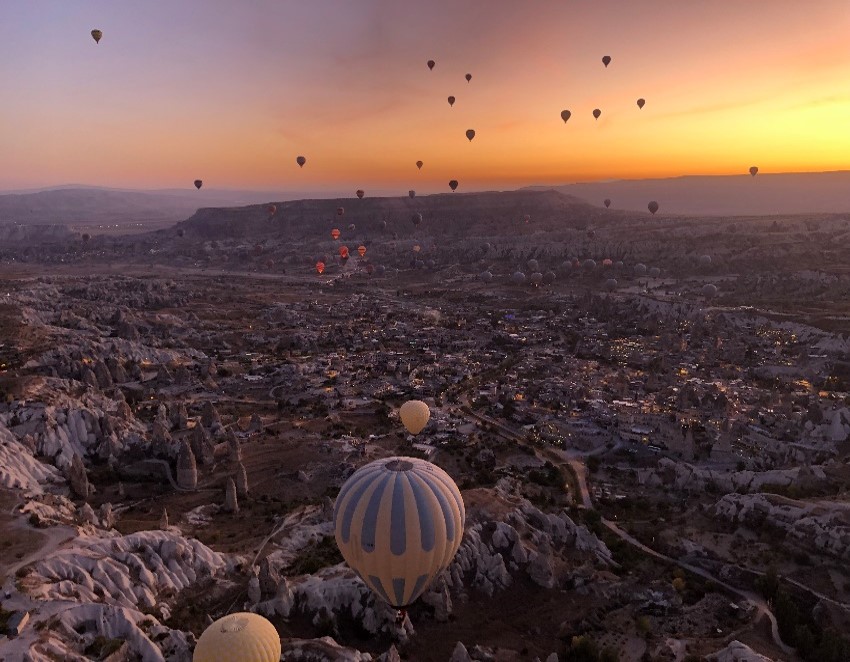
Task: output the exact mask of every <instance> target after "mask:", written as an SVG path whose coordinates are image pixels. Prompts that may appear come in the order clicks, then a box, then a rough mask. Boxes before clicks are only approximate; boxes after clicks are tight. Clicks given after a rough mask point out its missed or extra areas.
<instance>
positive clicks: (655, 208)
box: [646, 200, 658, 215]
mask: <svg viewBox="0 0 850 662" xmlns="http://www.w3.org/2000/svg"><path fill="white" fill-rule="evenodd" d="M646 208H647V209H648V210H649V213H650V214H652V215H655V212H657V211H658V203H657V202H655V200H653V201H652V202H650V203H649V204H648V205H647V206H646Z"/></svg>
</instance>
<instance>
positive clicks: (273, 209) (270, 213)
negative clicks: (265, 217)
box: [269, 205, 277, 216]
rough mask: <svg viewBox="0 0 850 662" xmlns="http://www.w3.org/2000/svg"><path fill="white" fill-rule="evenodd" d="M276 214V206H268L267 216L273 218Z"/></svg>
mask: <svg viewBox="0 0 850 662" xmlns="http://www.w3.org/2000/svg"><path fill="white" fill-rule="evenodd" d="M276 212H277V206H276V205H269V216H274V215H275V213H276Z"/></svg>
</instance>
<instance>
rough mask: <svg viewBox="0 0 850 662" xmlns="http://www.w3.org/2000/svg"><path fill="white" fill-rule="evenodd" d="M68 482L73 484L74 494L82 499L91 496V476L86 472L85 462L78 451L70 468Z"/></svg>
mask: <svg viewBox="0 0 850 662" xmlns="http://www.w3.org/2000/svg"><path fill="white" fill-rule="evenodd" d="M68 482H69V483H70V484H71V491H72V492H73V493H74V494H76V495H77V496H78V497H80V498H81V499H88V498H89V495H90V494H91V486H90V485H89V477H88V475H87V474H86V466H85V465H84V464H83V459H82V458H81V457H80V456H79V455H77V454H76V453H75V454H74V457H73V459H72V460H71V466H70V468H69V469H68Z"/></svg>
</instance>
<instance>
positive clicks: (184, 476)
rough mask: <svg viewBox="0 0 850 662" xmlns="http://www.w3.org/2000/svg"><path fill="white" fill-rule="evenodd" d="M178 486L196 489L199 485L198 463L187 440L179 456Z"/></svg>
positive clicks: (185, 488)
mask: <svg viewBox="0 0 850 662" xmlns="http://www.w3.org/2000/svg"><path fill="white" fill-rule="evenodd" d="M177 486H178V487H179V488H181V489H184V490H194V489H197V487H198V465H197V464H196V463H195V454H194V453H193V452H192V447H191V446H189V442H187V441H184V442H183V445H182V446H180V455H178V456H177Z"/></svg>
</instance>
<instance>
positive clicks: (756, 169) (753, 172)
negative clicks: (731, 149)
mask: <svg viewBox="0 0 850 662" xmlns="http://www.w3.org/2000/svg"><path fill="white" fill-rule="evenodd" d="M758 172H759V169H758V167H757V166H753V167H752V168H750V174H751V175H752V176H753V177H755V176H756V175H757V174H758Z"/></svg>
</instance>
